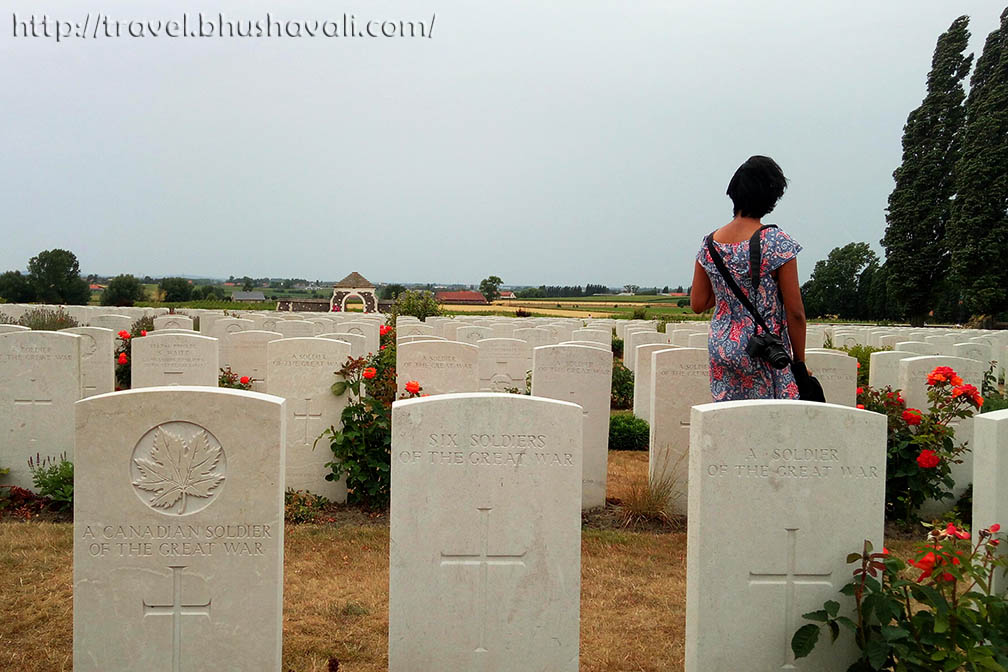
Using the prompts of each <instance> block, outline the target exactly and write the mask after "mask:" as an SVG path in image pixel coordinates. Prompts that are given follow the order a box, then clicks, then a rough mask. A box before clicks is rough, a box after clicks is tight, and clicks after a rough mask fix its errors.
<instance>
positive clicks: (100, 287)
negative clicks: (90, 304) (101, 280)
mask: <svg viewBox="0 0 1008 672" xmlns="http://www.w3.org/2000/svg"><path fill="white" fill-rule="evenodd" d="M104 289H105V285H99V284H98V283H96V282H92V283H91V291H92V292H100V291H103V290H104Z"/></svg>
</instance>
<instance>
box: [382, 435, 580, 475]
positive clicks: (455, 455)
mask: <svg viewBox="0 0 1008 672" xmlns="http://www.w3.org/2000/svg"><path fill="white" fill-rule="evenodd" d="M426 444H427V445H426V449H425V450H412V451H410V450H401V451H399V453H398V454H397V455H396V459H397V460H399V462H401V463H403V464H433V465H445V466H465V465H470V466H474V467H516V468H517V467H561V468H565V467H573V466H575V463H574V454H573V453H568V452H564V451H556V450H550V449H549V440H548V437H547V436H546V435H545V434H510V433H480V434H461V433H451V432H442V433H438V434H430V435H428V437H427V441H426Z"/></svg>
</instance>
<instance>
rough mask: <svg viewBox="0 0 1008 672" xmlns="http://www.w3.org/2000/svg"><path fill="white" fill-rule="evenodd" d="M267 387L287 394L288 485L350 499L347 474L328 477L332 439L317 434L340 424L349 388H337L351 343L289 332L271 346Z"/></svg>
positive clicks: (279, 393) (340, 499)
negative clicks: (334, 478) (342, 390)
mask: <svg viewBox="0 0 1008 672" xmlns="http://www.w3.org/2000/svg"><path fill="white" fill-rule="evenodd" d="M266 347H267V352H268V362H269V363H268V365H267V371H268V373H267V381H269V382H268V384H267V390H268V391H269V393H270V394H273V395H276V396H278V397H283V398H284V399H286V400H287V477H286V482H287V487H288V488H289V489H293V490H307V491H309V492H312V493H314V494H316V495H322V496H323V497H325V498H326V499H329V500H331V501H334V502H345V501H346V495H347V490H346V480H345V479H341V480H339V481H327V480H326V478H325V477H326V474H329V473H332V470H331V469H330V468H328V467H326V466H325V465H326V464H327V463H329V462H332V461H333V454H332V450H331V449H330V448H329V442H328V441H325V440H323V441H319V443H318V445H317V446H316V445H315V439H317V438H318V437H319V435H320V434H321V433H322V432H323V431H325V429H326V428H327V427H331V426H335V427H337V428H339V427H340V426H341V424H342V423H341V420H340V413H342V412H343V409H344V408H345V407H346V405H347V396H348V394H349V392H347V393H344V394H343V395H341V396H338V397H337V396H336V395H334V394H333V393H332V391H331V388H332V385H333V383H335V382H336V381H337V378H336V376H335V372H336V371H339V370H340V369H341V368H342V367H343V364H344V363H345V362H346V360H347V357H349V356H350V345H349V344H348V343H343V342H342V341H333V340H329V339H325V338H286V339H283V340H280V341H271V342H270V343H269V344H268V345H267V346H266Z"/></svg>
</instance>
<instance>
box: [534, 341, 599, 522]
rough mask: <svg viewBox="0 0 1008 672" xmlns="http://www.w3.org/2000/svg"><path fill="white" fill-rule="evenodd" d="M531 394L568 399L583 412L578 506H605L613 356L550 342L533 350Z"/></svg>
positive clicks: (561, 399)
mask: <svg viewBox="0 0 1008 672" xmlns="http://www.w3.org/2000/svg"><path fill="white" fill-rule="evenodd" d="M532 353H533V354H532V395H533V396H536V397H547V398H549V399H557V400H559V401H569V402H571V403H575V404H577V405H579V406H580V407H581V410H582V416H583V438H582V445H583V446H584V473H583V475H582V494H581V506H582V508H585V509H589V508H593V507H597V506H605V497H606V480H607V477H608V465H609V404H610V394H611V392H610V390H611V385H612V366H613V361H612V356H611V355H610V354H609V353H608V352H606V351H605V350H602V349H600V348H591V347H587V348H586V347H582V346H571V345H551V346H543V347H539V348H536V349H535V350H533V351H532Z"/></svg>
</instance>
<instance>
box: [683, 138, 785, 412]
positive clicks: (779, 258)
mask: <svg viewBox="0 0 1008 672" xmlns="http://www.w3.org/2000/svg"><path fill="white" fill-rule="evenodd" d="M786 188H787V178H786V177H784V173H783V171H781V168H780V166H778V165H777V163H776V162H775V161H774V160H773V159H771V158H769V157H766V156H753V157H750V158H749V160H747V161H746V162H745V163H743V164H742V165H741V166H739V169H738V170H736V171H735V175H733V176H732V179H731V182H729V183H728V191H727V194H728V197H729V198H731V200H732V203H733V204H734V207H735V210H734V213H735V218H734V219H732V221H730V222H728V223H727V224H725V225H724V226H722V227H721V228H720V229H718V230H717V231H715V232H714V233H713V234H712V236H713V240H714V246H715V248H716V249H717V251H718V252H719V253H720V254H721V258H722V259H723V260H724V265H725V266H726V267H727V269H728V271H729V272H730V273H731V275H732V278H733V279H734V280H735V283H736V284H737V285H738V286H739V288H740V289H741V290H742V292H743V293H744V294H746V295H747V296H748V297H749V298H750V300H751V301H752V303H753V304H755V306H756V309H757V311H759V313H760V315H761V316H762V317H763V320H764V321H765V322H766V324H767V326H768V327H769V328H770V330H771V331H772V332H773V333H775V334H777V335H778V336H780V337H781V338H782V339H783V340H784V346H785V348H787V350H788V354H790V355H791V358H792V360H793V361H794V362H802V364H801V365H799V366H800V367H802V368H803V367H804V364H803V363H804V361H805V308H804V306H803V305H802V299H801V290H800V289H799V287H798V262H797V261H796V259H795V258H796V257H797V255H798V252H800V251H801V249H802V248H801V245H799V244H798V243H796V242H795V241H794V240H792V238H791V237H790V236H789V235H787V234H786V233H784V232H783V231H781V230H780V229H777V228H768V229H763V230H762V231H760V233H759V236H760V253H761V254H760V258H761V263H760V270H761V274H760V281H759V287H757V288H755V290H754V289H753V285H752V279H751V277H750V270H749V239H750V238H751V237H752V236H753V234H755V233H756V232H757V231H759V229H760V227H761V226H762V223H761V222H760V219H761V218H762V217H763V216H764V215H766V214H767V213H769V212H771V211H772V210H773V209H774V206H776V205H777V201H778V200H780V197H781V196H782V195H783V194H784V190H785V189H786ZM690 307H691V308H692V309H693V312H694V313H702V312H704V311H706V310H710V309H711V308H715V310H714V316H713V318H711V324H710V339H709V341H708V350H709V351H710V358H711V361H710V380H711V394H712V395H713V397H714V401H731V400H735V399H797V398H798V386H797V384H796V383H795V378H794V374H793V373H792V371H791V367H790V366H788V367H785V368H783V369H775V368H773V367H772V366H770V364H769V363H767V362H766V361H765V360H763V359H757V358H751V357H750V356H749V355H748V354H747V353H746V345H747V344H748V343H749V338H750V337H751V336H752V335H753V333H754V324H755V323H754V320H753V318H752V315H751V314H750V313H749V311H748V310H746V308H745V306H743V305H742V304H741V303H740V302H739V300H738V299H737V298H735V295H734V294H733V293H732V291H731V289H729V288H728V285H727V284H726V283H725V281H724V278H722V277H721V273H720V272H719V271H718V269H717V267H716V266H715V265H714V260H713V259H712V258H711V255H710V252H709V251H708V249H707V245H706V243H705V244H704V245H703V246H701V248H700V252H699V253H698V254H697V260H696V263H695V264H694V268H693V290H692V291H691V293H690Z"/></svg>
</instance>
